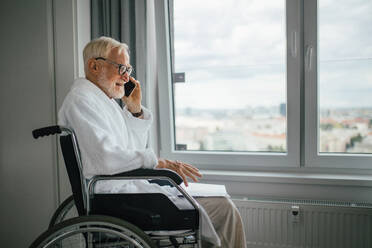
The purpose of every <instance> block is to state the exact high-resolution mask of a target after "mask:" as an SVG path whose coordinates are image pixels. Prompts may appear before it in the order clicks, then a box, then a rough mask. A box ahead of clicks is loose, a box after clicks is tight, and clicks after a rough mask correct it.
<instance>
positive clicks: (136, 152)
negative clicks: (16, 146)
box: [58, 78, 220, 245]
mask: <svg viewBox="0 0 372 248" xmlns="http://www.w3.org/2000/svg"><path fill="white" fill-rule="evenodd" d="M142 109H143V114H144V119H139V118H136V117H133V116H132V114H131V113H130V112H129V111H128V110H127V108H125V107H124V108H123V109H122V108H120V106H119V105H118V104H117V103H116V102H115V100H114V99H110V98H109V97H107V95H106V94H105V93H104V92H103V91H102V90H101V89H100V88H98V87H97V86H96V85H95V84H93V83H92V82H90V81H88V80H87V79H85V78H80V79H77V80H76V81H75V82H74V84H73V86H72V88H71V90H70V92H69V93H68V94H67V96H66V98H65V100H64V102H63V104H62V107H61V109H60V110H59V113H58V123H59V125H62V126H67V127H71V128H72V129H73V130H74V131H75V134H76V136H77V139H78V143H79V148H80V153H81V159H82V163H83V175H84V177H85V178H87V179H89V178H91V177H93V176H94V175H113V174H117V173H121V172H125V171H131V170H134V169H138V168H151V169H152V168H154V167H155V166H156V165H157V163H158V160H157V158H156V155H155V153H154V151H153V150H152V149H151V148H146V145H147V139H148V133H149V129H150V126H151V124H152V114H151V112H150V111H149V110H148V109H146V108H145V107H142ZM95 192H96V193H119V192H130V193H138V192H142V193H153V192H156V193H158V192H161V193H163V194H165V195H167V196H168V197H169V198H171V199H172V200H173V201H174V202H175V204H176V205H177V206H178V207H179V208H182V209H184V208H190V207H191V204H189V203H187V202H186V203H185V200H180V198H179V197H177V195H178V192H177V190H176V189H175V188H171V187H169V186H162V187H160V186H158V185H156V184H150V183H149V182H148V181H147V180H130V181H128V180H127V181H119V180H113V181H101V182H97V184H96V187H95ZM200 207H201V206H200ZM201 209H202V211H201V212H202V214H201V217H202V221H201V223H202V227H201V230H202V237H203V238H204V239H206V240H208V241H209V242H212V243H214V244H216V245H219V244H220V240H219V238H218V236H217V234H216V232H215V230H214V228H213V225H212V224H211V221H210V219H209V217H208V216H207V214H206V213H205V211H204V209H203V208H202V207H201Z"/></svg>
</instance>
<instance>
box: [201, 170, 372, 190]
mask: <svg viewBox="0 0 372 248" xmlns="http://www.w3.org/2000/svg"><path fill="white" fill-rule="evenodd" d="M201 173H202V174H203V180H207V181H219V182H224V181H225V182H227V181H229V182H259V183H283V184H311V185H332V186H359V187H372V175H345V174H326V173H296V172H285V173H284V172H246V171H221V170H219V171H216V170H201Z"/></svg>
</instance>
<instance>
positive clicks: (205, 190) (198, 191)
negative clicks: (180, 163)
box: [181, 183, 230, 197]
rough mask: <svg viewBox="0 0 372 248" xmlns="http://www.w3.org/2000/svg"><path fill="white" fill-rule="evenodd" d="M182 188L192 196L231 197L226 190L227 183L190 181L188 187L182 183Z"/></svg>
mask: <svg viewBox="0 0 372 248" xmlns="http://www.w3.org/2000/svg"><path fill="white" fill-rule="evenodd" d="M181 186H182V188H184V189H185V191H186V192H187V193H188V194H189V195H191V196H192V197H221V196H224V197H230V196H229V194H228V193H227V191H226V187H225V185H220V184H206V183H189V186H188V187H186V186H185V185H184V184H183V183H182V185H181Z"/></svg>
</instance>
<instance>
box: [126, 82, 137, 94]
mask: <svg viewBox="0 0 372 248" xmlns="http://www.w3.org/2000/svg"><path fill="white" fill-rule="evenodd" d="M135 87H136V84H135V83H133V82H132V81H128V82H127V83H125V84H124V91H125V96H126V97H128V96H129V95H130V94H131V93H132V91H133V90H134V88H135Z"/></svg>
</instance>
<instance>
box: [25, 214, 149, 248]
mask: <svg viewBox="0 0 372 248" xmlns="http://www.w3.org/2000/svg"><path fill="white" fill-rule="evenodd" d="M92 223H101V224H102V225H107V226H109V225H111V226H113V225H114V226H116V227H117V228H118V230H123V231H126V230H129V231H130V232H132V233H134V234H135V235H136V236H137V238H139V240H140V242H141V243H142V244H145V245H147V247H150V248H156V246H155V244H154V243H153V241H152V240H151V238H150V237H149V236H148V235H147V234H146V233H145V232H143V231H142V230H141V229H139V228H138V227H136V226H135V225H133V224H131V223H129V222H126V221H124V220H121V219H118V218H115V217H111V216H104V215H89V216H80V217H75V218H72V219H68V220H65V221H62V222H60V223H57V224H56V225H54V226H53V227H52V228H49V229H48V230H47V231H45V232H43V233H42V234H40V235H39V237H37V238H36V240H35V241H34V242H33V243H32V244H31V245H30V247H29V248H43V247H44V246H43V244H45V243H46V242H48V240H50V239H51V238H53V237H54V238H55V237H58V235H62V234H63V233H64V232H65V231H66V228H68V227H69V226H74V225H75V226H76V225H82V226H90V225H93V224H92ZM145 247H146V246H145Z"/></svg>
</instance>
